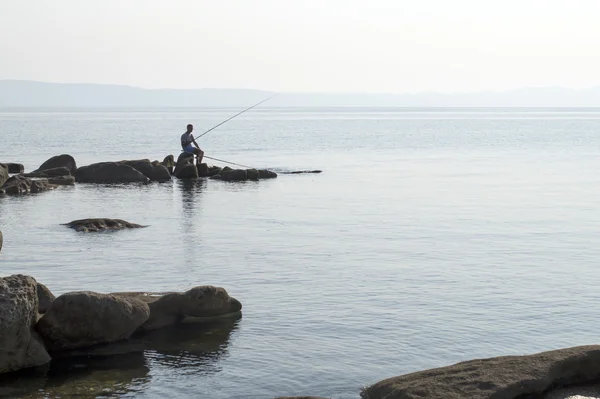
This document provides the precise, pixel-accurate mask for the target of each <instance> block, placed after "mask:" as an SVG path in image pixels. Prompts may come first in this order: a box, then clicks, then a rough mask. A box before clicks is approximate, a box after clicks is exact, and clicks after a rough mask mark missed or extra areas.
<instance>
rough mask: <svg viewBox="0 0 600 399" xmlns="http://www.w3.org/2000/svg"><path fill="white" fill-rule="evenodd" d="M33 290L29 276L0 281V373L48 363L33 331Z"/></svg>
mask: <svg viewBox="0 0 600 399" xmlns="http://www.w3.org/2000/svg"><path fill="white" fill-rule="evenodd" d="M36 286H37V283H36V281H35V279H33V278H32V277H29V276H23V275H13V276H9V277H4V278H0V373H7V372H11V371H16V370H20V369H25V368H29V367H35V366H40V365H43V364H46V363H48V362H49V361H50V356H49V355H48V352H46V349H45V348H44V345H43V344H42V343H41V341H40V340H39V337H38V336H37V334H36V333H35V331H34V330H33V326H34V324H35V322H36V321H37V310H38V300H37V292H36Z"/></svg>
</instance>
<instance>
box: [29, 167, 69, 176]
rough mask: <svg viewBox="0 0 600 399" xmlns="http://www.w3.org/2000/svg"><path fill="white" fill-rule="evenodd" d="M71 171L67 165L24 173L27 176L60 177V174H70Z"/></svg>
mask: <svg viewBox="0 0 600 399" xmlns="http://www.w3.org/2000/svg"><path fill="white" fill-rule="evenodd" d="M70 175H71V171H70V170H69V169H68V168H67V167H65V166H59V167H58V168H51V169H44V170H37V171H35V172H31V173H24V174H23V176H25V177H46V178H47V177H58V176H70Z"/></svg>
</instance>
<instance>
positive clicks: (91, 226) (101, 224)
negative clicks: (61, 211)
mask: <svg viewBox="0 0 600 399" xmlns="http://www.w3.org/2000/svg"><path fill="white" fill-rule="evenodd" d="M65 226H68V227H70V228H72V229H75V230H76V231H83V232H86V233H88V232H97V231H106V230H125V229H137V228H142V227H146V226H142V225H140V224H135V223H129V222H127V221H125V220H122V219H102V218H97V219H80V220H73V221H72V222H69V223H66V224H65Z"/></svg>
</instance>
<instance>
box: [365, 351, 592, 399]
mask: <svg viewBox="0 0 600 399" xmlns="http://www.w3.org/2000/svg"><path fill="white" fill-rule="evenodd" d="M597 381H600V346H598V345H593V346H580V347H574V348H566V349H559V350H554V351H549V352H542V353H536V354H533V355H527V356H503V357H495V358H489V359H477V360H470V361H466V362H461V363H457V364H455V365H452V366H447V367H441V368H436V369H432V370H427V371H421V372H416V373H411V374H407V375H403V376H399V377H393V378H389V379H386V380H383V381H380V382H378V383H376V384H375V385H372V386H370V387H368V388H367V389H365V390H364V391H363V392H362V397H363V398H365V399H417V398H418V399H421V398H429V399H442V398H444V399H458V398H460V399H463V398H469V399H489V398H498V399H500V398H507V399H513V398H541V397H543V395H544V394H545V393H546V392H548V391H549V390H551V389H555V388H564V387H568V386H573V385H581V384H586V383H591V382H597Z"/></svg>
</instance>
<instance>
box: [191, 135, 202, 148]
mask: <svg viewBox="0 0 600 399" xmlns="http://www.w3.org/2000/svg"><path fill="white" fill-rule="evenodd" d="M192 143H194V145H195V146H196V148H197V149H200V146H199V145H198V143H196V139H195V138H194V136H192Z"/></svg>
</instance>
